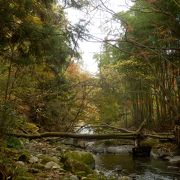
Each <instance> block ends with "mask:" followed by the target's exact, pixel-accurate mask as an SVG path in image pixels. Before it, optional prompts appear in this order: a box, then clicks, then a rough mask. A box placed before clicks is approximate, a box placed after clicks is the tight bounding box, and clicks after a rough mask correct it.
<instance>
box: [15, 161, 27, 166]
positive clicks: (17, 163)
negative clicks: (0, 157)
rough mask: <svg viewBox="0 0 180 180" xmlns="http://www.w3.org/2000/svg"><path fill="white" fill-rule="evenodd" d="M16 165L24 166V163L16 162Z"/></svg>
mask: <svg viewBox="0 0 180 180" xmlns="http://www.w3.org/2000/svg"><path fill="white" fill-rule="evenodd" d="M16 165H19V166H25V163H24V162H23V161H17V162H16Z"/></svg>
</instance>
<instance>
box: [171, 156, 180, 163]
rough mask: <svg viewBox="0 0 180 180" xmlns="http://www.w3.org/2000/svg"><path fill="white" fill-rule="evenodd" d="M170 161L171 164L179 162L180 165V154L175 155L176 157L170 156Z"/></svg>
mask: <svg viewBox="0 0 180 180" xmlns="http://www.w3.org/2000/svg"><path fill="white" fill-rule="evenodd" d="M169 162H170V163H171V164H178V165H180V156H174V157H172V158H170V159H169Z"/></svg>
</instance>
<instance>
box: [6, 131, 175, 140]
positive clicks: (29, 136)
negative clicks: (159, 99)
mask: <svg viewBox="0 0 180 180" xmlns="http://www.w3.org/2000/svg"><path fill="white" fill-rule="evenodd" d="M9 135H11V136H15V137H19V138H27V139H40V138H49V137H60V138H76V139H84V140H103V139H131V140H135V139H139V138H140V139H144V138H147V137H151V138H156V139H167V140H174V139H175V137H174V135H169V136H167V135H166V136H162V135H154V134H144V135H142V134H140V133H137V132H134V133H115V134H75V133H66V132H45V133H41V134H18V133H11V134H9Z"/></svg>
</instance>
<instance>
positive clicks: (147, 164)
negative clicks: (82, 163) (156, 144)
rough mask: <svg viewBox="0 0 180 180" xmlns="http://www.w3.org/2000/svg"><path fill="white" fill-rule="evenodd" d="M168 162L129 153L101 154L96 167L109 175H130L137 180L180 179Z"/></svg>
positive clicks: (97, 157)
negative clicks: (133, 155)
mask: <svg viewBox="0 0 180 180" xmlns="http://www.w3.org/2000/svg"><path fill="white" fill-rule="evenodd" d="M168 165H169V164H168V162H166V161H162V160H157V159H151V158H138V159H133V158H132V156H131V155H129V154H100V155H97V156H96V168H97V169H99V170H100V171H103V172H105V174H106V175H107V176H109V175H116V176H121V175H129V176H131V177H132V179H135V180H179V179H180V174H179V172H177V170H176V171H172V170H171V171H170V170H168V168H167V167H168Z"/></svg>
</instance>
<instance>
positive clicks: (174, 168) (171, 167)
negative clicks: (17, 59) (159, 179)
mask: <svg viewBox="0 0 180 180" xmlns="http://www.w3.org/2000/svg"><path fill="white" fill-rule="evenodd" d="M167 169H170V170H179V167H177V166H168V167H167Z"/></svg>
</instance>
